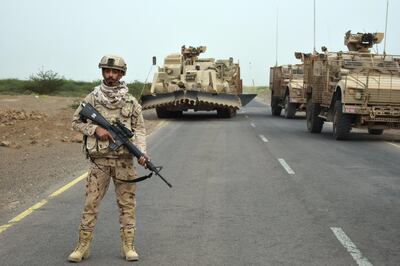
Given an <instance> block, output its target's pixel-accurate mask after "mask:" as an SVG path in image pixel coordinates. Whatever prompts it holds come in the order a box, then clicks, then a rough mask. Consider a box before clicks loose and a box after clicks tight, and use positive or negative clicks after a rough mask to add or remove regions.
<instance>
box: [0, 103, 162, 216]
mask: <svg viewBox="0 0 400 266" xmlns="http://www.w3.org/2000/svg"><path fill="white" fill-rule="evenodd" d="M79 100H80V99H77V98H66V97H35V96H4V95H2V96H0V157H1V160H0V169H1V171H0V212H3V213H4V212H12V211H13V210H14V209H17V208H18V207H19V206H21V205H22V204H24V203H26V202H29V201H32V200H34V199H35V198H36V197H39V196H40V195H41V193H43V192H44V191H47V190H48V189H50V188H52V186H54V185H55V184H58V183H60V182H63V181H65V182H66V181H68V180H70V179H71V178H73V177H76V176H78V175H80V174H82V173H83V172H85V170H86V169H87V167H88V161H87V160H86V159H85V156H84V153H83V149H82V135H81V134H79V133H76V132H74V131H72V130H71V118H72V114H73V112H74V109H73V107H72V105H74V104H77V103H78V102H79ZM144 117H145V123H146V129H147V134H150V133H151V132H152V131H154V130H155V129H156V128H157V126H158V125H159V122H160V121H159V120H157V117H156V114H155V112H154V111H153V110H149V111H145V112H144Z"/></svg>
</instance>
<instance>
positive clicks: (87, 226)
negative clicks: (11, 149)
mask: <svg viewBox="0 0 400 266" xmlns="http://www.w3.org/2000/svg"><path fill="white" fill-rule="evenodd" d="M96 96H97V95H96V89H95V90H94V91H93V92H92V93H90V94H89V95H88V96H86V98H85V100H84V101H85V102H87V103H90V104H91V105H93V106H94V107H95V108H96V109H97V110H98V111H99V112H100V113H101V114H102V115H103V116H104V117H105V118H106V119H107V120H108V121H109V122H110V123H113V122H115V121H116V120H117V119H118V120H119V121H120V122H122V123H123V124H124V125H125V126H126V127H127V128H129V129H132V130H134V131H135V136H134V138H133V140H132V141H133V143H134V144H135V145H136V146H137V147H138V148H139V149H140V150H141V151H142V152H143V153H144V154H146V142H145V137H146V130H145V127H144V121H143V116H142V108H141V106H140V104H139V103H138V101H137V100H136V99H135V97H133V96H132V95H130V94H128V93H127V94H125V95H124V96H123V98H122V99H121V100H120V101H119V102H118V103H117V104H111V103H109V104H106V105H105V104H104V103H101V102H100V101H98V100H97V97H96ZM81 108H82V107H78V109H77V110H76V111H75V114H74V116H73V121H72V127H73V129H74V130H77V131H79V132H81V133H82V134H84V135H85V136H86V141H85V149H86V152H87V153H88V155H89V157H90V158H91V161H92V163H91V167H90V173H89V175H88V177H87V179H86V198H85V206H84V209H83V214H82V219H81V224H80V228H81V230H84V231H93V229H94V226H95V224H96V221H97V215H98V212H99V205H100V202H101V200H102V198H103V197H104V195H105V193H106V191H107V189H108V186H109V183H110V179H111V178H112V179H113V182H114V186H115V192H116V197H117V204H118V207H119V210H120V218H119V221H120V225H121V228H134V227H135V205H136V201H135V192H136V184H135V183H127V182H123V181H120V180H132V179H135V178H136V177H137V173H136V171H135V167H134V165H133V157H132V155H131V154H130V153H129V152H128V150H127V149H126V148H125V147H121V148H119V149H118V150H117V151H111V150H110V149H109V148H108V145H109V141H108V140H107V141H101V140H99V139H97V138H95V136H94V133H95V130H96V127H97V126H96V125H94V124H92V123H91V121H90V120H88V121H87V123H84V122H83V121H82V120H81V119H80V116H79V112H80V110H81Z"/></svg>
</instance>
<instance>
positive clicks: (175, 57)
mask: <svg viewBox="0 0 400 266" xmlns="http://www.w3.org/2000/svg"><path fill="white" fill-rule="evenodd" d="M205 51H206V47H205V46H200V47H197V48H195V47H191V46H190V47H185V46H182V48H181V53H180V54H177V53H174V54H170V55H168V56H167V57H166V58H165V59H164V66H163V67H160V68H159V69H158V72H156V73H155V75H154V78H153V83H152V86H151V89H150V92H151V94H150V95H144V96H142V98H141V99H142V102H141V104H142V107H143V109H150V108H156V112H157V116H158V117H159V118H169V117H177V116H180V115H182V112H183V111H188V110H194V111H213V110H216V111H217V114H218V116H220V117H224V118H230V117H233V116H235V115H236V111H237V110H238V109H239V108H240V107H241V106H245V105H246V104H247V103H248V102H250V101H251V100H252V99H253V98H254V97H255V96H256V94H242V80H241V78H240V67H239V64H237V63H234V62H233V58H229V59H224V60H215V59H214V58H199V57H198V56H199V55H200V54H201V53H204V52H205Z"/></svg>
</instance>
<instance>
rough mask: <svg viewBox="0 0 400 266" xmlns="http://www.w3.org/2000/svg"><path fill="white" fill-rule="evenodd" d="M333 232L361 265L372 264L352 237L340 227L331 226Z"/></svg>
mask: <svg viewBox="0 0 400 266" xmlns="http://www.w3.org/2000/svg"><path fill="white" fill-rule="evenodd" d="M331 230H332V232H333V233H334V234H335V236H336V238H337V239H338V240H339V242H340V243H341V244H342V245H343V247H345V248H346V249H347V252H349V253H350V255H351V256H352V257H353V259H354V260H355V261H356V262H357V264H358V265H360V266H372V264H371V262H369V260H368V259H367V258H366V257H364V256H363V254H362V253H361V251H360V250H358V248H357V246H356V245H355V244H354V243H353V241H351V239H350V237H348V236H347V235H346V233H345V232H344V231H343V230H342V228H340V227H331Z"/></svg>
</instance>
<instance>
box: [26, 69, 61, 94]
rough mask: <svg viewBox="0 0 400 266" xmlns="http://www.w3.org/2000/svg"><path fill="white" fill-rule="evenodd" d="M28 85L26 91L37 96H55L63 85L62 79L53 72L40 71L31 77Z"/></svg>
mask: <svg viewBox="0 0 400 266" xmlns="http://www.w3.org/2000/svg"><path fill="white" fill-rule="evenodd" d="M29 80H30V81H31V83H30V84H28V86H27V88H26V89H28V90H30V91H32V92H34V93H38V94H56V92H57V91H58V90H60V88H61V87H62V85H63V84H64V79H63V78H62V77H60V76H59V75H58V73H56V72H54V71H53V70H46V71H45V70H40V71H39V72H38V73H36V74H34V75H31V76H30V78H29Z"/></svg>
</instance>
